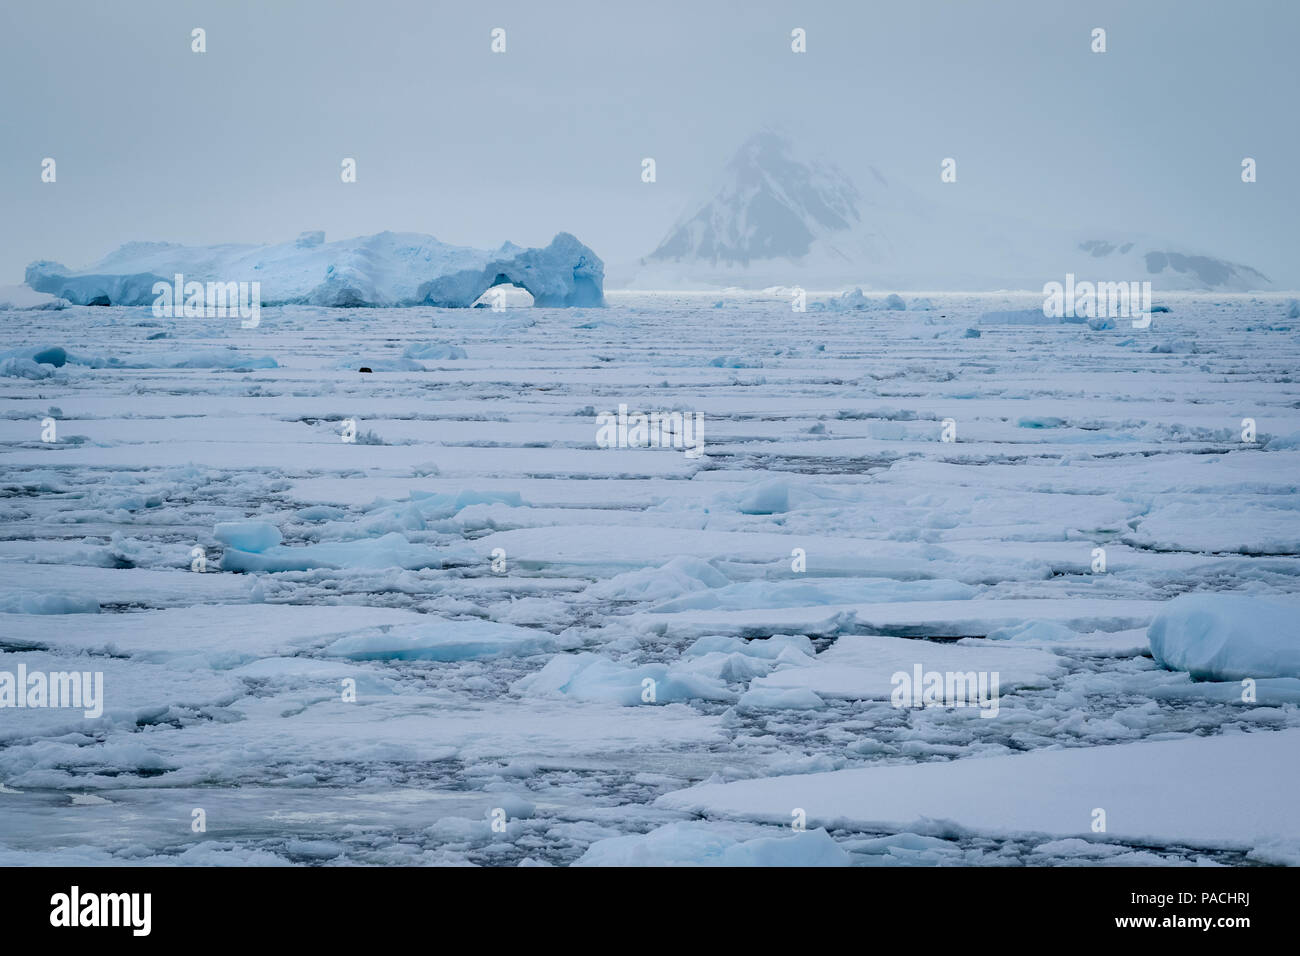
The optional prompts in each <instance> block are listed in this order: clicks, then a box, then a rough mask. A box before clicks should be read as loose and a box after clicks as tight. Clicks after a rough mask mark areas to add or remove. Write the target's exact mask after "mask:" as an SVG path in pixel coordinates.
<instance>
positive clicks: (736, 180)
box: [650, 129, 861, 266]
mask: <svg viewBox="0 0 1300 956" xmlns="http://www.w3.org/2000/svg"><path fill="white" fill-rule="evenodd" d="M860 198H861V197H860V196H859V194H858V191H857V189H856V188H855V187H854V185H853V183H852V182H850V181H849V179H848V177H847V176H845V175H844V174H843V173H842V172H841V171H840V170H839V169H837V168H836V167H834V166H832V165H830V164H827V163H822V162H818V161H806V160H804V159H802V158H800V157H799V156H798V154H797V150H796V148H795V145H794V143H793V142H792V141H791V140H790V138H789V137H787V136H784V135H783V134H781V133H779V132H777V131H775V130H770V129H765V130H761V131H760V132H758V133H755V134H754V135H753V136H751V137H750V138H749V139H747V140H746V141H745V142H744V143H743V144H742V145H741V147H740V149H738V150H737V151H736V154H735V155H734V156H733V157H732V159H731V161H730V162H728V163H727V166H726V169H725V172H724V177H723V182H722V185H721V186H720V188H719V189H718V190H717V192H715V193H714V195H713V196H712V198H710V199H709V200H708V201H707V202H706V203H704V204H703V205H702V206H700V207H699V208H698V209H696V210H695V211H694V212H693V213H691V214H689V215H688V216H687V217H686V218H685V219H684V220H681V221H680V222H679V223H678V224H677V225H676V226H674V227H673V229H672V230H671V231H670V232H669V234H668V236H667V237H666V238H665V239H664V240H663V242H661V243H660V244H659V248H657V249H656V250H655V251H654V252H653V253H651V255H650V259H651V260H652V261H653V260H658V261H665V260H681V259H690V260H696V261H701V260H702V261H707V262H711V263H713V264H715V265H716V264H725V265H741V266H745V265H748V264H749V263H750V261H751V260H754V259H773V258H789V259H797V258H800V257H802V256H804V255H806V254H807V253H808V251H809V250H810V249H811V248H812V244H813V243H814V242H815V241H816V240H817V239H819V238H822V237H824V236H826V235H828V234H830V233H834V232H839V231H843V230H846V229H851V228H853V227H854V226H855V225H856V224H857V223H858V222H859V221H860V219H861V216H860V214H859V212H858V203H859V201H860Z"/></svg>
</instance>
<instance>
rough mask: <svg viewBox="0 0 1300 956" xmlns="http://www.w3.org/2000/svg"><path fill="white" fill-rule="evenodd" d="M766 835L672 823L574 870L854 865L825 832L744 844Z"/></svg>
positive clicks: (591, 850)
mask: <svg viewBox="0 0 1300 956" xmlns="http://www.w3.org/2000/svg"><path fill="white" fill-rule="evenodd" d="M762 832H764V831H763V830H762V829H760V828H758V827H739V826H736V825H735V824H717V823H700V822H687V823H669V824H667V825H666V826H662V827H658V828H657V829H654V830H651V831H650V832H649V833H639V834H632V835H629V836H619V837H610V838H608V839H605V840H599V841H597V842H596V843H593V844H592V845H591V846H589V847H588V848H587V852H586V853H584V854H583V855H582V856H581V857H580V858H579V859H578V860H577V861H576V862H575V863H574V866H848V865H849V855H848V854H847V853H845V852H844V850H842V849H841V848H840V847H839V845H838V844H837V843H836V842H835V841H834V840H833V839H831V836H830V834H829V833H827V832H826V831H825V830H824V829H820V828H818V829H816V830H805V831H803V832H793V831H792V832H790V833H788V834H787V835H784V836H771V837H767V836H759V837H755V838H753V839H749V840H745V839H742V837H743V836H747V835H749V834H750V833H762Z"/></svg>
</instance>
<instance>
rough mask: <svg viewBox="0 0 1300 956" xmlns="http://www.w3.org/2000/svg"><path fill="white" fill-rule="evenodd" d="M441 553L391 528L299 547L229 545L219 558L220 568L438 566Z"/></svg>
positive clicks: (260, 571)
mask: <svg viewBox="0 0 1300 956" xmlns="http://www.w3.org/2000/svg"><path fill="white" fill-rule="evenodd" d="M443 557H444V555H443V554H442V553H441V552H439V551H438V550H437V549H435V548H431V547H427V546H425V545H417V544H412V543H411V542H410V541H409V540H408V539H407V537H406V536H405V535H403V534H399V533H398V532H396V531H394V532H391V533H389V534H385V535H382V536H381V537H378V538H363V539H361V540H359V541H325V542H322V543H320V544H309V545H306V546H305V547H301V548H290V547H285V546H283V545H279V546H276V547H271V548H267V549H266V550H265V551H261V552H249V551H241V550H240V549H238V548H230V549H228V550H227V551H226V553H225V554H224V555H222V557H221V569H222V570H223V571H252V572H257V573H264V572H276V571H310V570H312V569H313V568H335V569H337V568H405V569H407V570H414V569H417V568H441V567H442V566H443Z"/></svg>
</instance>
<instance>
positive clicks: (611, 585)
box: [585, 557, 729, 601]
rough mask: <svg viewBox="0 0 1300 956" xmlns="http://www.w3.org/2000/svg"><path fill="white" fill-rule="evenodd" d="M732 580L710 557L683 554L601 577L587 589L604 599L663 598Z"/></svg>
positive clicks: (596, 596) (660, 599) (590, 593)
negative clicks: (708, 559) (710, 561)
mask: <svg viewBox="0 0 1300 956" xmlns="http://www.w3.org/2000/svg"><path fill="white" fill-rule="evenodd" d="M728 583H729V582H728V579H727V576H726V575H724V574H723V573H722V572H721V571H719V570H717V569H716V568H715V567H714V566H713V565H711V564H709V563H708V562H707V561H701V560H700V559H699V558H691V557H680V558H673V559H672V560H671V561H669V562H668V563H667V564H664V565H661V566H660V567H657V568H638V569H637V570H636V571H626V572H624V573H623V574H618V575H615V576H614V577H612V578H609V579H608V580H605V581H597V582H596V583H595V584H593V585H591V586H590V587H589V588H587V590H586V592H585V593H586V594H587V595H588V596H589V597H594V598H598V599H600V600H604V601H662V600H665V599H668V598H673V597H677V596H678V595H680V594H683V593H685V592H689V591H704V590H708V589H709V588H720V587H724V586H725V585H726V584H728Z"/></svg>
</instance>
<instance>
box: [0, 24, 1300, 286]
mask: <svg viewBox="0 0 1300 956" xmlns="http://www.w3.org/2000/svg"><path fill="white" fill-rule="evenodd" d="M498 26H499V27H504V28H505V29H506V31H507V44H508V50H507V52H506V53H505V54H503V55H494V54H492V53H490V52H489V40H490V38H489V32H490V30H491V29H492V28H493V27H498ZM796 26H799V27H803V28H805V29H806V30H807V32H808V52H807V54H805V55H795V54H792V53H791V52H790V46H789V44H790V40H789V36H790V30H791V29H792V28H793V27H796ZM1096 26H1100V27H1104V28H1105V29H1106V30H1107V33H1108V46H1109V52H1107V53H1106V54H1104V55H1096V54H1092V53H1090V52H1089V49H1088V44H1089V33H1090V31H1091V29H1092V28H1093V27H1096ZM194 27H203V28H205V29H206V30H207V45H208V52H207V53H205V54H202V55H199V54H194V53H191V52H190V31H191V29H192V28H194ZM1298 39H1300V3H1295V2H1291V0H1276V2H1272V0H1233V2H1227V0H1224V2H1211V0H1204V2H1202V0H1178V2H1174V0H1143V2H1132V0H1123V2H1087V3H1083V2H1067V0H1025V2H1012V0H917V2H907V3H903V2H891V3H883V2H881V3H876V2H849V0H804V2H797V3H796V2H791V3H772V2H763V3H745V4H741V3H731V2H711V0H689V2H678V0H654V2H650V3H643V4H636V5H633V4H630V3H624V2H612V0H605V2H596V0H548V2H538V0H529V2H518V3H514V2H512V3H498V2H493V3H469V2H460V3H452V2H437V0H424V2H417V0H365V2H345V0H317V2H309V0H222V2H177V0H115V2H111V3H106V2H98V0H4V3H3V6H0V78H2V79H3V83H2V84H0V128H2V129H3V130H4V137H3V146H2V147H0V221H3V223H4V228H3V231H2V234H0V284H3V283H8V282H17V281H21V278H22V272H23V268H24V267H25V265H26V264H27V263H28V262H29V261H31V260H33V259H37V258H50V259H57V260H59V261H62V262H64V263H65V264H67V265H69V266H72V267H80V266H83V265H86V264H88V263H89V262H91V261H93V260H94V259H97V258H99V257H100V256H102V255H103V254H105V253H107V252H108V251H110V250H111V249H112V248H114V247H116V246H117V245H119V244H120V243H122V242H124V241H128V240H135V239H167V240H174V241H181V242H187V243H211V242H220V241H276V240H285V239H289V238H292V237H293V236H295V235H297V234H298V233H299V232H301V231H303V230H306V229H324V230H325V231H326V233H327V235H328V236H329V237H331V238H342V237H344V236H350V235H358V234H363V233H370V232H377V231H380V230H383V229H393V230H409V231H417V232H427V233H432V234H434V235H436V236H438V237H439V238H440V239H442V240H444V241H447V242H453V243H459V244H468V245H496V244H498V243H500V242H501V241H503V240H505V239H512V240H514V241H516V242H519V243H523V244H528V245H536V244H542V243H545V242H546V241H547V240H549V238H550V237H551V235H553V234H554V233H555V232H557V231H560V230H568V231H570V232H573V233H574V234H576V235H577V236H578V237H579V238H580V239H581V240H583V241H584V242H586V243H587V244H588V245H590V246H591V247H592V248H594V249H595V250H596V251H597V252H598V253H599V254H600V255H601V256H602V257H604V258H605V259H606V261H607V262H611V263H617V262H620V261H625V260H630V259H633V258H636V257H638V256H641V255H645V254H647V253H648V252H650V251H651V250H652V249H653V248H654V247H655V245H656V244H657V243H658V242H659V240H660V239H661V238H662V237H663V235H664V233H665V232H666V231H667V229H668V228H669V227H670V226H671V225H672V223H673V222H674V220H676V219H677V218H678V216H679V215H680V214H681V213H682V212H683V207H684V206H685V205H686V204H688V203H690V202H692V201H694V200H696V199H698V198H701V197H702V195H703V194H704V193H705V191H706V190H707V188H708V187H709V185H710V184H711V183H712V182H713V180H714V177H715V176H716V175H717V173H718V172H719V170H720V168H721V166H722V164H723V163H724V162H725V160H726V159H727V158H728V157H729V156H730V154H731V153H732V152H733V151H734V150H735V148H736V147H737V146H738V145H739V144H740V142H741V141H743V140H744V139H745V138H746V137H747V136H749V135H750V134H751V133H752V132H754V131H755V130H756V129H758V128H760V127H762V126H765V125H769V126H778V127H781V128H783V129H785V130H787V131H790V132H791V133H793V134H794V135H795V136H796V137H797V138H799V139H801V140H805V141H806V143H807V145H808V146H809V147H810V148H811V150H812V151H813V152H814V153H821V154H824V155H826V156H827V157H828V158H830V159H831V160H833V161H834V162H836V163H837V164H838V165H839V166H841V167H842V168H843V169H844V170H845V171H846V172H847V173H849V175H850V176H851V177H853V178H854V179H855V180H859V181H861V180H862V179H864V178H865V176H866V175H867V173H866V167H867V166H868V165H875V166H877V167H878V168H879V169H881V170H882V172H884V173H885V174H886V175H888V176H891V177H892V178H895V179H897V180H900V181H903V182H905V183H906V184H907V185H909V186H910V187H912V188H914V189H916V190H918V191H920V192H922V193H924V194H926V195H929V196H931V197H933V198H935V199H941V200H942V201H944V202H957V203H965V204H969V205H971V206H975V207H984V208H990V209H993V208H996V209H1002V210H1004V211H1005V212H1007V213H1009V214H1013V215H1017V216H1022V217H1026V218H1030V219H1033V220H1037V221H1040V222H1046V221H1056V222H1060V223H1062V224H1068V225H1077V226H1087V227H1091V226H1097V227H1098V228H1103V229H1106V230H1107V231H1110V232H1115V231H1121V230H1132V231H1140V232H1144V233H1151V234H1155V235H1160V236H1164V237H1168V238H1171V239H1174V240H1176V241H1179V242H1182V243H1186V244H1189V245H1193V246H1199V247H1203V249H1204V250H1205V251H1207V252H1210V253H1212V254H1216V255H1221V256H1224V257H1226V258H1229V259H1235V260H1237V261H1241V262H1245V263H1248V264H1250V265H1253V266H1255V267H1257V268H1259V269H1261V270H1262V271H1263V272H1265V273H1267V274H1269V275H1271V276H1272V277H1273V278H1274V279H1275V280H1280V281H1281V282H1282V283H1283V284H1285V285H1290V286H1292V287H1295V286H1297V285H1300V265H1298V263H1297V261H1298V260H1300V256H1297V254H1296V253H1297V250H1298V248H1300V242H1298V241H1297V239H1296V235H1297V223H1296V214H1297V211H1298V210H1300V185H1298V184H1297V178H1296V174H1297V170H1300V124H1297V123H1296V110H1297V99H1300V58H1297V56H1296V46H1297V40H1298ZM46 156H51V157H54V158H55V159H56V160H57V162H58V182H57V183H56V184H54V185H49V184H43V183H41V182H40V163H41V159H42V158H43V157H46ZM348 156H350V157H355V158H356V160H357V163H358V182H357V183H356V184H355V185H344V184H342V183H341V182H340V181H339V164H340V162H341V160H342V159H343V158H344V157H348ZM644 156H652V157H654V158H655V160H656V162H657V166H658V182H656V183H654V184H652V185H647V184H644V183H642V182H641V179H640V169H641V167H640V163H641V159H642V157H644ZM945 156H953V157H957V158H958V161H959V164H960V181H959V184H958V188H957V189H956V190H954V189H953V188H951V187H944V188H943V191H942V192H941V189H940V183H939V179H938V164H939V161H940V160H941V159H942V158H943V157H945ZM1243 156H1252V157H1254V158H1255V159H1256V160H1257V161H1258V164H1259V167H1258V168H1259V181H1258V182H1257V183H1255V184H1253V185H1245V184H1243V183H1242V182H1241V180H1240V162H1241V159H1242V157H1243Z"/></svg>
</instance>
